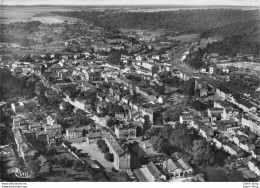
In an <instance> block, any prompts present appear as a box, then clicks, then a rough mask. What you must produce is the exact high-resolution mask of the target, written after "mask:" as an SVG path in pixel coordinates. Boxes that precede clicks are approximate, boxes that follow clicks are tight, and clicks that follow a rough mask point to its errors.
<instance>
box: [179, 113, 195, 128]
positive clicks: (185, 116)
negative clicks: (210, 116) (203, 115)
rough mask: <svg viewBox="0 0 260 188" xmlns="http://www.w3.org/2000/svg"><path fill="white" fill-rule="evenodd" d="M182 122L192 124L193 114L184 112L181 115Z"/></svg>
mask: <svg viewBox="0 0 260 188" xmlns="http://www.w3.org/2000/svg"><path fill="white" fill-rule="evenodd" d="M180 123H186V124H188V125H189V124H192V123H193V116H192V115H191V114H190V113H189V112H183V113H181V115H180Z"/></svg>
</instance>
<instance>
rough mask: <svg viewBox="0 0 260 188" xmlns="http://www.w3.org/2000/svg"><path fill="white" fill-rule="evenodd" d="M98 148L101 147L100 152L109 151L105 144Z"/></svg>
mask: <svg viewBox="0 0 260 188" xmlns="http://www.w3.org/2000/svg"><path fill="white" fill-rule="evenodd" d="M100 149H101V152H102V153H106V152H108V151H109V148H108V147H107V145H106V144H104V145H102V146H101V148H100Z"/></svg>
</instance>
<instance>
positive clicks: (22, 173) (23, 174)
mask: <svg viewBox="0 0 260 188" xmlns="http://www.w3.org/2000/svg"><path fill="white" fill-rule="evenodd" d="M15 176H16V177H17V178H26V179H31V178H34V176H35V174H34V172H33V171H28V170H20V169H19V168H17V169H16V171H15Z"/></svg>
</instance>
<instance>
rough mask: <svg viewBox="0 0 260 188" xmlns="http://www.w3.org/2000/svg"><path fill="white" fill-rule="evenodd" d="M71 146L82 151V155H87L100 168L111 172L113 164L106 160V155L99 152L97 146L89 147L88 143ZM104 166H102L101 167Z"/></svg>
mask: <svg viewBox="0 0 260 188" xmlns="http://www.w3.org/2000/svg"><path fill="white" fill-rule="evenodd" d="M71 146H74V147H76V148H77V149H79V150H81V152H82V153H87V154H88V155H89V157H90V159H91V160H93V161H94V162H95V163H97V165H98V166H99V167H103V168H105V169H108V170H111V169H112V167H113V164H112V163H111V162H109V161H107V160H106V159H105V158H104V154H103V153H102V152H101V151H100V150H99V148H98V146H97V144H91V145H88V144H87V143H85V142H83V143H73V144H72V145H71ZM101 164H102V165H101Z"/></svg>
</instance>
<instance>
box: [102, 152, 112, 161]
mask: <svg viewBox="0 0 260 188" xmlns="http://www.w3.org/2000/svg"><path fill="white" fill-rule="evenodd" d="M104 157H105V159H106V160H108V161H110V162H114V155H113V154H112V153H109V152H106V153H105V155H104Z"/></svg>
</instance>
